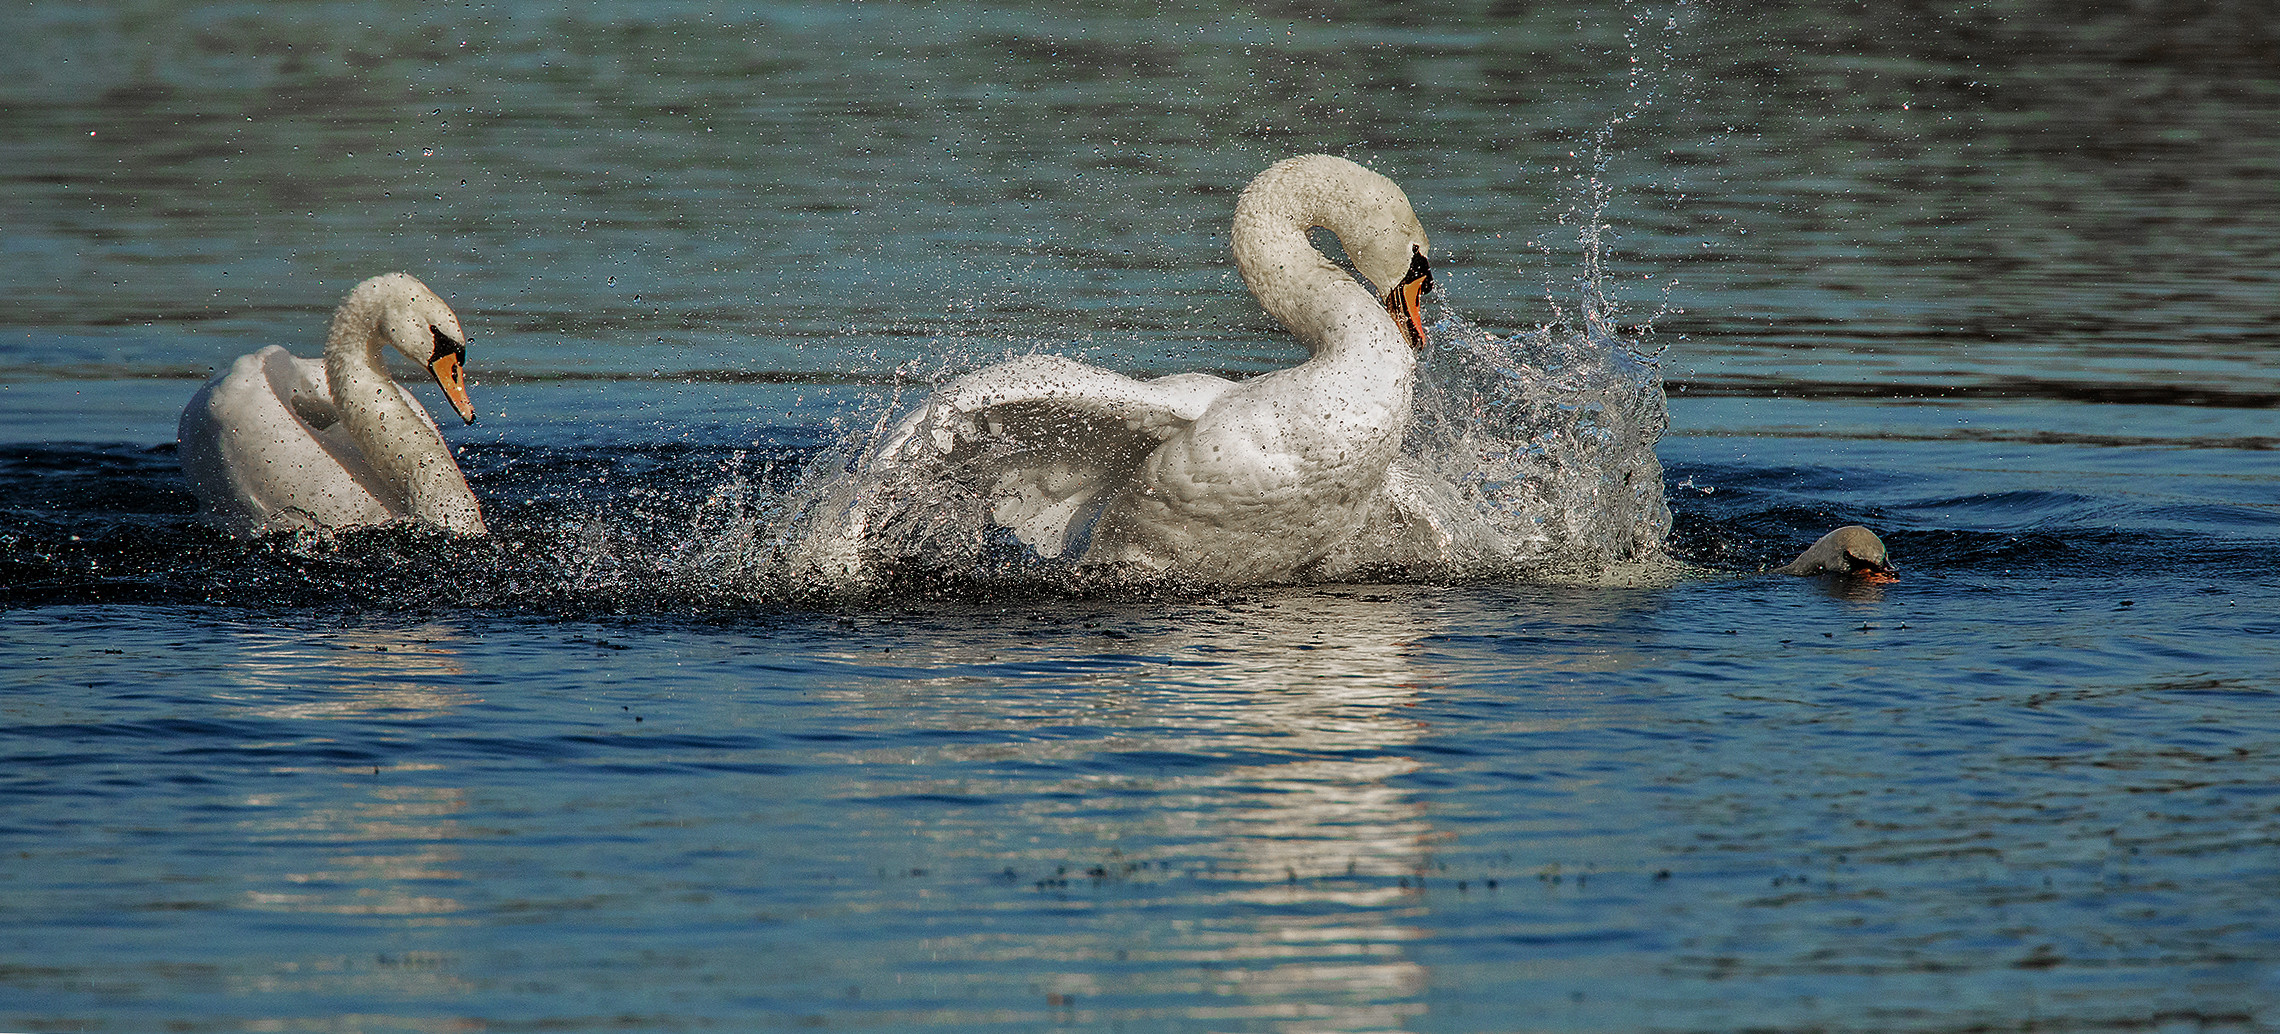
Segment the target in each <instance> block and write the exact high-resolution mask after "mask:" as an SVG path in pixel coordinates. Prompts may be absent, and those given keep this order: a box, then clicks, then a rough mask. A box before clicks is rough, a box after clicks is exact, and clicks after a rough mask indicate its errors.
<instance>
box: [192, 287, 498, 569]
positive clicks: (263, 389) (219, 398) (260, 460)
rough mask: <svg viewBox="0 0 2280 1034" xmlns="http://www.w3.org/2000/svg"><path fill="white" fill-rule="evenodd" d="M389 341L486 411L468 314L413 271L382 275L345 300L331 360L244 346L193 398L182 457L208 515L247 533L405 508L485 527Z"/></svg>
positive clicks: (397, 514) (360, 519)
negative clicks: (388, 355)
mask: <svg viewBox="0 0 2280 1034" xmlns="http://www.w3.org/2000/svg"><path fill="white" fill-rule="evenodd" d="M383 345H386V346H390V347H393V348H395V349H397V350H398V351H400V352H402V353H404V354H405V355H408V356H410V357H412V359H413V360H415V361H416V362H418V363H419V364H420V365H421V366H424V367H426V368H427V369H428V370H429V372H430V373H432V374H433V375H434V376H435V380H436V383H437V385H439V386H440V387H442V388H443V391H444V394H445V395H446V396H447V397H448V398H449V399H450V401H451V405H452V408H453V409H454V410H456V411H457V412H458V413H459V416H460V418H461V419H463V420H465V421H466V422H468V423H473V422H474V421H475V407H474V405H473V404H472V403H470V402H469V401H468V398H467V389H466V384H465V376H466V374H465V371H464V369H463V368H462V363H463V362H464V361H465V358H466V350H467V333H466V331H464V330H462V329H461V328H460V325H459V317H458V316H457V315H455V314H454V313H453V312H452V311H451V307H450V306H448V305H445V304H444V302H443V299H441V298H438V297H436V295H435V292H433V291H430V290H429V289H428V287H427V285H426V284H423V283H421V282H419V281H418V280H417V279H414V278H413V277H411V276H410V275H408V274H404V273H389V274H387V275H384V276H377V277H374V278H372V279H370V280H366V281H365V282H363V283H361V284H358V285H357V286H356V288H355V289H354V290H352V291H350V292H349V293H348V297H347V299H346V300H344V301H342V302H341V304H340V308H339V309H338V310H336V311H335V312H334V313H333V320H332V331H331V333H330V334H329V335H328V336H327V337H326V339H325V354H324V358H323V360H321V361H319V360H312V359H301V358H297V357H295V356H294V355H292V354H291V353H289V352H287V351H286V350H285V349H284V348H282V347H279V346H276V345H271V346H269V347H267V348H264V349H262V350H261V351H258V352H255V353H253V354H251V355H244V356H239V357H238V359H237V361H236V362H234V363H232V364H231V365H230V368H229V369H228V370H227V371H224V372H223V373H221V374H220V375H218V376H216V377H215V378H214V379H213V380H210V381H208V382H206V385H205V386H204V387H202V388H200V389H198V394H197V395H195V396H194V397H192V398H191V399H190V404H189V405H188V406H186V407H184V408H183V410H182V420H181V423H180V424H179V425H178V428H177V433H178V436H179V438H180V443H181V444H180V455H181V460H182V469H183V472H184V473H185V474H187V475H188V476H189V479H190V486H191V488H192V489H193V490H194V491H195V492H196V493H197V495H198V501H199V503H200V508H201V511H202V513H203V515H204V517H205V518H206V520H207V521H209V522H210V523H212V524H214V525H215V526H216V527H218V528H220V529H221V530H222V531H223V532H225V533H227V534H229V535H231V536H234V537H239V538H244V537H250V536H256V535H262V534H267V533H270V532H276V531H286V530H292V529H327V530H340V529H345V528H352V527H360V526H365V525H374V524H387V523H391V522H395V521H401V520H406V519H410V520H418V521H422V522H425V523H428V524H432V525H435V526H437V527H439V528H442V529H443V530H445V531H447V532H450V533H452V534H455V535H481V534H484V533H485V530H486V529H485V528H484V525H483V510H482V506H481V505H480V504H479V503H477V502H476V501H475V494H474V493H473V492H471V491H469V490H468V488H467V479H466V478H465V477H464V476H462V475H461V474H460V472H459V464H458V463H457V462H456V461H454V460H453V459H452V455H451V449H450V446H448V445H446V444H445V443H444V440H443V435H442V433H441V432H439V431H438V430H437V429H436V425H435V421H434V420H433V419H431V418H429V416H428V414H427V410H426V409H425V408H423V407H421V405H420V403H419V400H418V399H417V398H414V397H413V396H412V393H411V392H410V391H409V390H408V389H406V388H405V387H404V386H403V385H400V384H398V383H396V381H395V379H394V378H392V377H390V376H389V375H388V370H387V366H386V364H385V363H384V362H383V361H382V356H381V351H380V350H381V348H382V346H383Z"/></svg>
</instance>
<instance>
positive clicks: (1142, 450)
mask: <svg viewBox="0 0 2280 1034" xmlns="http://www.w3.org/2000/svg"><path fill="white" fill-rule="evenodd" d="M1230 387H1233V382H1231V381H1227V380H1224V379H1221V378H1218V377H1212V376H1209V375H1205V374H1176V375H1173V376H1170V377H1163V378H1158V379H1156V380H1139V379H1136V378H1132V377H1126V376H1124V375H1122V374H1118V373H1113V372H1110V371H1108V370H1103V369H1100V368H1099V367H1095V366H1088V365H1086V364H1084V363H1080V362H1076V361H1074V360H1070V359H1063V358H1060V357H1058V356H1046V355H1037V356H1027V357H1023V358H1020V359H1015V360H1011V361H1008V362H1005V363H1000V364H998V365H996V366H992V367H988V368H986V369H983V370H979V371H976V372H974V373H971V374H967V375H966V376H963V377H960V378H958V379H956V380H954V381H951V382H950V383H949V384H946V385H944V386H942V388H941V389H940V390H938V391H936V392H935V393H934V395H933V396H932V397H930V398H928V399H927V401H926V404H925V405H922V406H920V407H919V408H918V409H916V410H914V411H912V412H911V413H910V414H909V415H907V416H905V417H904V418H903V419H902V420H901V421H900V422H899V423H897V424H896V425H895V427H893V428H892V429H890V430H889V431H888V432H887V434H886V435H885V436H884V437H882V439H881V440H880V442H879V445H878V447H877V448H876V449H874V450H873V451H872V454H871V468H872V469H873V470H874V471H878V472H881V473H886V472H892V471H895V470H898V469H917V468H924V469H925V470H927V471H928V472H929V474H933V473H935V472H939V471H941V470H942V469H943V468H944V467H948V468H950V469H953V470H955V471H956V472H957V474H958V475H960V476H961V479H962V480H963V481H964V482H965V483H968V484H974V485H977V486H978V487H979V488H980V490H981V491H983V492H985V493H987V495H988V505H989V514H990V519H991V520H992V521H994V522H996V523H997V524H999V525H1001V526H1003V527H1005V528H1006V529H1008V530H1010V531H1012V532H1013V534H1014V537H1015V538H1017V539H1020V540H1021V541H1022V542H1023V543H1024V544H1026V545H1028V546H1029V547H1030V548H1032V549H1035V550H1036V551H1037V552H1038V553H1039V554H1041V555H1044V556H1048V557H1057V556H1063V555H1067V554H1069V553H1072V552H1075V551H1077V550H1079V549H1081V548H1082V541H1083V539H1084V537H1085V535H1086V534H1087V533H1088V532H1089V529H1090V527H1091V523H1092V520H1093V518H1094V517H1095V516H1097V515H1098V513H1099V511H1100V507H1101V505H1102V504H1103V503H1105V502H1106V501H1107V499H1108V498H1109V497H1110V496H1112V495H1114V494H1115V492H1116V491H1117V490H1118V489H1120V488H1122V487H1123V486H1124V485H1125V484H1126V483H1127V482H1128V481H1129V480H1130V479H1131V478H1132V476H1133V474H1134V472H1135V471H1136V470H1138V468H1139V466H1140V463H1141V461H1142V460H1143V459H1145V458H1146V457H1147V455H1148V454H1149V453H1150V452H1152V451H1154V450H1155V448H1156V446H1157V445H1159V444H1161V443H1162V442H1163V441H1164V440H1166V439H1168V438H1171V437H1172V436H1174V435H1176V434H1178V433H1179V432H1180V431H1182V430H1184V429H1186V428H1187V427H1188V426H1189V425H1191V424H1193V423H1194V422H1195V421H1196V419H1197V418H1198V417H1200V416H1202V415H1203V412H1204V411H1205V410H1206V409H1208V408H1210V406H1211V403H1212V402H1213V401H1214V400H1216V399H1217V398H1218V397H1219V396H1220V395H1221V394H1222V393H1223V392H1225V391H1226V390H1227V389H1228V388H1230ZM931 479H932V478H930V480H931Z"/></svg>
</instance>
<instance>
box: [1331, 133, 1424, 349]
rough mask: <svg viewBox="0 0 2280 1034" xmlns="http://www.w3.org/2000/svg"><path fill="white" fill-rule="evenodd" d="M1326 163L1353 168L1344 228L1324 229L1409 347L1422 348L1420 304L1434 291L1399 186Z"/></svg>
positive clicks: (1419, 230) (1420, 236)
mask: <svg viewBox="0 0 2280 1034" xmlns="http://www.w3.org/2000/svg"><path fill="white" fill-rule="evenodd" d="M1320 157H1327V156H1320ZM1329 160H1330V161H1333V162H1339V163H1343V164H1345V165H1348V166H1351V167H1352V172H1351V173H1348V174H1347V178H1348V180H1349V182H1350V183H1351V185H1352V188H1353V189H1351V191H1350V193H1349V194H1348V195H1347V197H1348V205H1350V207H1349V208H1348V210H1347V211H1346V212H1344V213H1341V214H1342V215H1344V216H1345V218H1343V219H1341V220H1339V222H1341V223H1343V225H1331V226H1329V227H1328V229H1329V230H1330V231H1331V232H1333V233H1335V234H1337V235H1338V244H1339V246H1340V247H1343V248H1345V249H1346V257H1347V258H1348V259H1351V260H1353V263H1354V270H1355V271H1356V272H1358V273H1360V274H1362V277H1363V278H1364V279H1367V280H1368V281H1369V282H1370V287H1371V289H1372V293H1373V294H1375V295H1377V297H1378V300H1379V301H1380V302H1383V303H1384V304H1385V310H1386V312H1387V313H1388V314H1390V315H1392V316H1393V322H1394V323H1396V324H1398V325H1399V326H1400V327H1401V333H1402V335H1403V336H1405V337H1407V338H1408V339H1409V344H1410V346H1411V347H1413V348H1424V347H1425V315H1424V311H1423V305H1424V299H1425V295H1426V293H1427V292H1429V291H1431V290H1433V266H1432V263H1430V262H1428V261H1426V255H1427V254H1429V253H1430V251H1431V248H1432V243H1431V242H1430V241H1428V240H1426V239H1425V226H1424V224H1422V223H1420V222H1418V221H1417V212H1416V210H1414V209H1412V208H1410V207H1409V196H1408V195H1407V194H1404V193H1402V192H1401V187H1400V186H1399V185H1398V184H1395V183H1394V182H1393V181H1392V180H1390V179H1387V178H1385V177H1384V176H1380V175H1378V174H1377V173H1375V172H1371V171H1370V170H1368V169H1366V168H1363V167H1362V166H1360V165H1355V164H1354V163H1353V162H1349V161H1346V159H1344V158H1330V159H1329ZM1324 221H1325V222H1326V223H1327V222H1329V220H1324Z"/></svg>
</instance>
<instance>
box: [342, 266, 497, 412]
mask: <svg viewBox="0 0 2280 1034" xmlns="http://www.w3.org/2000/svg"><path fill="white" fill-rule="evenodd" d="M356 314H377V318H376V320H375V324H374V326H373V333H374V336H376V337H378V338H379V339H380V340H382V341H386V342H387V343H388V344H389V345H390V346H391V347H393V348H395V349H396V351H398V352H402V353H403V354H405V355H407V356H410V357H411V359H412V361H413V362H416V363H418V364H420V365H421V366H423V367H425V368H427V371H428V373H429V374H430V375H431V376H433V377H434V378H435V383H436V386H437V387H439V388H442V389H443V394H444V397H446V398H448V399H450V400H451V408H452V410H453V411H454V412H456V413H458V414H459V419H461V420H464V421H466V422H467V423H470V424H472V423H474V422H475V403H474V402H473V401H471V400H470V399H468V397H467V369H466V364H467V331H466V330H464V329H462V328H461V327H460V325H459V316H458V314H457V313H454V312H452V311H451V306H449V305H446V304H444V302H443V299H442V298H439V297H437V296H436V293H435V292H434V291H431V290H429V289H428V286H427V285H426V284H423V283H421V282H420V281H419V279H418V278H417V277H414V276H412V275H411V274H409V273H387V274H383V275H381V276H376V277H373V278H372V279H370V280H366V281H365V282H363V283H361V284H358V285H356V289H355V290H353V291H350V292H349V293H348V300H347V301H345V302H342V303H341V307H340V313H339V315H338V316H336V317H335V319H336V321H338V320H341V319H353V318H355V315H356ZM367 318H372V317H371V316H369V315H368V316H367Z"/></svg>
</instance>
